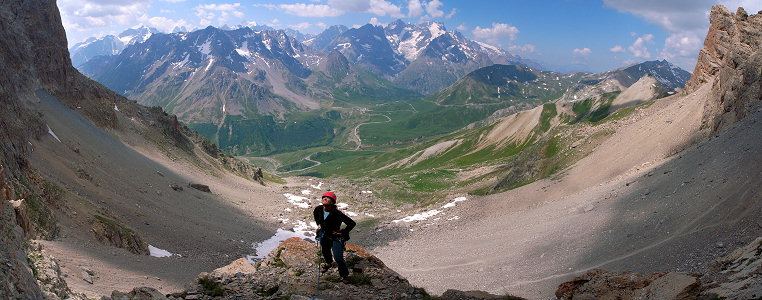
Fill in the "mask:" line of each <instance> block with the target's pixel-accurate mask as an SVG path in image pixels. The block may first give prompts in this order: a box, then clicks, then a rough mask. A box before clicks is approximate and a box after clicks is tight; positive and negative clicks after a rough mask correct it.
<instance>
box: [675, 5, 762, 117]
mask: <svg viewBox="0 0 762 300" xmlns="http://www.w3.org/2000/svg"><path fill="white" fill-rule="evenodd" d="M761 45H762V15H760V14H756V15H751V16H749V15H747V13H746V11H744V10H743V8H739V9H738V11H737V12H736V13H735V14H733V13H731V12H730V11H728V9H727V8H725V7H724V6H721V5H718V6H715V7H713V8H712V12H711V14H710V26H709V32H708V33H707V36H706V39H705V40H704V48H703V49H701V52H699V56H698V62H697V63H696V68H695V70H694V71H693V76H692V77H691V79H690V80H689V81H688V83H687V84H686V87H685V92H686V93H692V92H694V91H697V90H698V89H699V88H701V87H702V86H703V85H704V84H705V83H709V84H712V87H711V91H710V93H709V94H708V97H710V99H711V100H710V101H709V102H708V103H707V106H706V107H705V110H704V118H703V122H704V124H705V126H707V127H709V128H711V129H712V130H713V131H721V130H723V129H725V128H727V127H728V126H729V125H731V124H733V123H735V122H736V121H738V120H740V119H743V118H744V117H745V116H746V115H747V113H748V111H749V107H750V106H751V105H752V104H753V103H757V102H760V101H762V49H761V48H760V46H761Z"/></svg>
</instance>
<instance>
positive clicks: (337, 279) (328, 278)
mask: <svg viewBox="0 0 762 300" xmlns="http://www.w3.org/2000/svg"><path fill="white" fill-rule="evenodd" d="M323 279H325V280H326V281H330V282H340V281H341V276H339V275H338V274H328V275H325V276H323Z"/></svg>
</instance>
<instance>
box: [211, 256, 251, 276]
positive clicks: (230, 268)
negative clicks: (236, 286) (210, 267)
mask: <svg viewBox="0 0 762 300" xmlns="http://www.w3.org/2000/svg"><path fill="white" fill-rule="evenodd" d="M256 272H257V267H255V266H254V265H252V264H251V263H249V261H248V260H247V259H246V258H239V259H236V260H234V261H233V262H231V263H230V264H229V265H227V266H224V267H221V268H217V269H215V270H214V271H212V276H218V277H219V276H222V275H225V274H228V275H233V274H237V273H242V274H253V273H256Z"/></svg>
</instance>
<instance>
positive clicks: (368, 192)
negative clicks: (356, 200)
mask: <svg viewBox="0 0 762 300" xmlns="http://www.w3.org/2000/svg"><path fill="white" fill-rule="evenodd" d="M360 193H363V194H373V191H360Z"/></svg>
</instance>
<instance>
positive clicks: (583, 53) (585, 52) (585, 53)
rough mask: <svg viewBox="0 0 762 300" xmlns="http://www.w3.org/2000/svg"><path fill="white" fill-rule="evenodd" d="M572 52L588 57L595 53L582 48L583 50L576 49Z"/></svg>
mask: <svg viewBox="0 0 762 300" xmlns="http://www.w3.org/2000/svg"><path fill="white" fill-rule="evenodd" d="M572 52H573V53H574V55H580V56H588V55H590V53H592V52H593V51H592V50H590V48H582V49H579V48H574V50H572Z"/></svg>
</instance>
